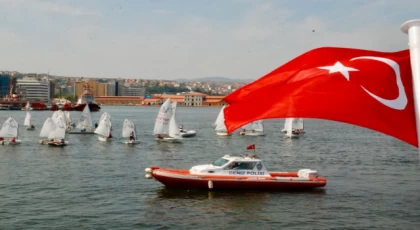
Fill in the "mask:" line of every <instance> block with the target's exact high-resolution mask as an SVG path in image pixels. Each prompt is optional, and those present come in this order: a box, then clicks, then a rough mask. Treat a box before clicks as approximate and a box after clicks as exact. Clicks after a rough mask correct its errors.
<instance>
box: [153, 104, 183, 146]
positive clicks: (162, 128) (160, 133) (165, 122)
mask: <svg viewBox="0 0 420 230" xmlns="http://www.w3.org/2000/svg"><path fill="white" fill-rule="evenodd" d="M175 111H176V105H175V107H174V108H172V105H171V100H170V99H169V98H168V99H167V100H166V101H165V102H164V103H163V104H162V106H161V107H160V110H159V113H158V116H157V117H156V122H155V128H154V130H153V134H154V135H157V136H156V140H157V141H164V142H181V141H182V136H181V132H180V131H179V128H178V124H177V123H176V119H175Z"/></svg>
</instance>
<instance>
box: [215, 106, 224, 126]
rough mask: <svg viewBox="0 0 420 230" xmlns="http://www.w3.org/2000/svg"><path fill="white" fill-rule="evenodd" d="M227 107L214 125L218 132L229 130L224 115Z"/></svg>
mask: <svg viewBox="0 0 420 230" xmlns="http://www.w3.org/2000/svg"><path fill="white" fill-rule="evenodd" d="M224 110H225V106H223V107H222V109H221V110H220V112H219V115H218V116H217V119H216V122H215V123H214V126H215V128H214V129H215V130H216V131H218V132H227V128H226V125H225V114H224Z"/></svg>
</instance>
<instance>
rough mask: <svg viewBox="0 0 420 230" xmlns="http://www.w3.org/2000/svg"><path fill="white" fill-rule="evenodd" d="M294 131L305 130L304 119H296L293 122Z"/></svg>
mask: <svg viewBox="0 0 420 230" xmlns="http://www.w3.org/2000/svg"><path fill="white" fill-rule="evenodd" d="M293 129H300V130H303V118H295V119H294V120H293Z"/></svg>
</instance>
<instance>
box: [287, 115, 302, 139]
mask: <svg viewBox="0 0 420 230" xmlns="http://www.w3.org/2000/svg"><path fill="white" fill-rule="evenodd" d="M297 119H299V118H287V119H286V123H287V127H286V136H287V137H290V138H298V137H299V132H296V129H295V128H294V127H293V126H294V125H296V122H295V120H297ZM287 120H288V121H287Z"/></svg>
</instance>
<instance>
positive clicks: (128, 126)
mask: <svg viewBox="0 0 420 230" xmlns="http://www.w3.org/2000/svg"><path fill="white" fill-rule="evenodd" d="M132 132H134V137H135V138H136V140H137V132H136V126H135V125H134V124H133V122H131V121H130V120H128V119H125V120H124V123H123V128H122V137H124V138H128V137H130V135H131V133H132Z"/></svg>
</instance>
